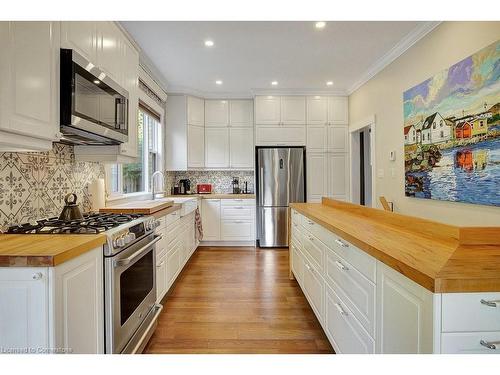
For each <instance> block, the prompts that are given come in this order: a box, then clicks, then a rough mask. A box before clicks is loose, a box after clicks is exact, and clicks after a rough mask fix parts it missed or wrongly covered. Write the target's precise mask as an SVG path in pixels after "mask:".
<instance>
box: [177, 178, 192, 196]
mask: <svg viewBox="0 0 500 375" xmlns="http://www.w3.org/2000/svg"><path fill="white" fill-rule="evenodd" d="M179 194H191V181H189V179H187V178H185V179H182V180H179Z"/></svg>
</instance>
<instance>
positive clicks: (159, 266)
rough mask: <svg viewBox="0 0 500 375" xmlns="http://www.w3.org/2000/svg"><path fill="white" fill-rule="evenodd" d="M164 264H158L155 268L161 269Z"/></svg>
mask: <svg viewBox="0 0 500 375" xmlns="http://www.w3.org/2000/svg"><path fill="white" fill-rule="evenodd" d="M164 264H165V262H161V263H160V264H157V265H156V268H161V267H163V265H164Z"/></svg>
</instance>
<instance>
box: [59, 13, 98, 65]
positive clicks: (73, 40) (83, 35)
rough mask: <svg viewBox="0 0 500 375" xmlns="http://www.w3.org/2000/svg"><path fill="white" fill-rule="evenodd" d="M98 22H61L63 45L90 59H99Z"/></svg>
mask: <svg viewBox="0 0 500 375" xmlns="http://www.w3.org/2000/svg"><path fill="white" fill-rule="evenodd" d="M96 24H97V22H94V21H75V22H61V47H62V48H69V49H73V50H75V51H77V52H78V53H79V54H80V55H82V56H83V57H85V58H86V59H87V60H89V61H94V62H96V61H97V27H96Z"/></svg>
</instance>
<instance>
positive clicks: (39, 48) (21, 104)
mask: <svg viewBox="0 0 500 375" xmlns="http://www.w3.org/2000/svg"><path fill="white" fill-rule="evenodd" d="M59 26H60V25H59V22H0V48H1V50H2V53H1V54H0V82H1V85H0V151H44V150H50V149H52V142H53V141H58V140H59V139H60V133H59V105H58V103H59V47H60V38H59V36H60V30H59Z"/></svg>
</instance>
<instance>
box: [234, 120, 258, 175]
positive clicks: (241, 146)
mask: <svg viewBox="0 0 500 375" xmlns="http://www.w3.org/2000/svg"><path fill="white" fill-rule="evenodd" d="M229 148H230V156H229V160H230V166H231V168H253V165H254V142H253V129H252V128H231V129H229Z"/></svg>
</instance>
